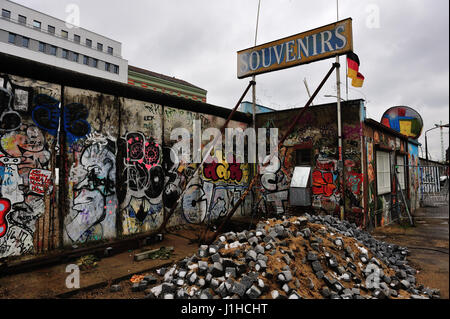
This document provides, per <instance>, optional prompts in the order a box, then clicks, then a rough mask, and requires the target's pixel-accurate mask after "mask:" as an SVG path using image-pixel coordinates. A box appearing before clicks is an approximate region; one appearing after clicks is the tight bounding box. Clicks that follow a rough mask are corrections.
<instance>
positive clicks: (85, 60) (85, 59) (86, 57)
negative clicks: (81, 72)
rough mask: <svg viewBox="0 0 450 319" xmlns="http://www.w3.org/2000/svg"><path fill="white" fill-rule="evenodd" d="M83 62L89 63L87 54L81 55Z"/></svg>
mask: <svg viewBox="0 0 450 319" xmlns="http://www.w3.org/2000/svg"><path fill="white" fill-rule="evenodd" d="M83 64H86V65H89V57H88V56H87V55H83Z"/></svg>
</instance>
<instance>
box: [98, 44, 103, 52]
mask: <svg viewBox="0 0 450 319" xmlns="http://www.w3.org/2000/svg"><path fill="white" fill-rule="evenodd" d="M97 50H99V51H103V44H101V43H97Z"/></svg>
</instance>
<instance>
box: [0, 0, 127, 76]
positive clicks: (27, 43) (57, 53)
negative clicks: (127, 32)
mask: <svg viewBox="0 0 450 319" xmlns="http://www.w3.org/2000/svg"><path fill="white" fill-rule="evenodd" d="M0 9H1V11H2V12H1V17H0V52H4V53H7V54H10V55H15V56H19V57H22V58H25V59H29V60H34V61H37V62H41V63H45V64H49V65H53V66H56V67H61V68H65V69H69V70H73V71H76V72H80V73H84V74H88V75H92V76H96V77H101V78H105V79H109V80H114V81H119V82H123V83H126V82H127V73H128V61H127V60H125V59H123V58H122V56H121V54H122V52H121V51H122V44H121V43H120V42H118V41H115V40H112V39H109V38H107V37H104V36H101V35H99V34H97V33H94V32H91V31H88V30H86V29H83V28H77V27H73V28H68V27H67V26H66V22H65V21H63V20H60V19H57V18H54V17H51V16H49V15H47V14H44V13H41V12H39V11H36V10H33V9H30V8H27V7H25V6H22V5H20V4H17V3H14V2H12V1H9V0H0Z"/></svg>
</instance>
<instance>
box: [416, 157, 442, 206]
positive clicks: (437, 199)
mask: <svg viewBox="0 0 450 319" xmlns="http://www.w3.org/2000/svg"><path fill="white" fill-rule="evenodd" d="M448 174H449V172H448V167H446V166H419V194H420V204H421V206H440V205H444V204H446V203H448V200H449V196H448V184H449V181H448V180H449V176H448Z"/></svg>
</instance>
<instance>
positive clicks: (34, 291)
mask: <svg viewBox="0 0 450 319" xmlns="http://www.w3.org/2000/svg"><path fill="white" fill-rule="evenodd" d="M185 233H186V231H179V232H177V234H166V235H165V238H164V240H163V241H162V242H160V243H155V244H152V245H149V246H145V247H142V248H141V249H138V250H129V251H125V252H122V253H120V254H116V255H113V256H111V257H107V258H102V259H101V260H100V261H98V266H97V267H95V268H92V269H89V270H82V271H81V273H80V289H83V288H86V287H91V286H93V285H98V284H101V283H104V282H112V281H113V280H115V279H117V278H121V277H124V276H126V277H131V276H132V275H133V274H136V273H143V272H144V273H145V272H148V270H149V269H154V268H159V267H161V266H163V265H166V264H172V263H174V262H176V261H178V260H180V259H182V258H184V257H185V256H186V255H192V254H193V253H194V252H196V251H197V249H198V246H197V245H196V244H192V243H191V240H190V239H189V238H187V237H185V236H184V235H185ZM182 236H183V237H182ZM162 246H164V247H170V246H172V247H175V249H174V251H173V254H172V255H171V257H170V258H169V259H167V260H161V259H155V260H151V259H145V260H142V261H134V254H135V253H139V252H142V251H145V250H151V249H157V248H160V247H162ZM71 263H75V261H71ZM66 266H67V264H60V265H55V266H51V267H45V268H41V269H37V270H34V271H31V272H26V273H19V274H16V275H9V276H5V277H0V299H36V298H56V297H57V296H58V295H60V294H64V293H70V292H71V291H72V290H74V289H69V288H67V287H66V278H67V276H68V275H69V273H66ZM124 291H129V289H124ZM78 298H81V296H80V297H78ZM91 298H92V297H91ZM112 298H120V296H119V295H115V296H113V297H112Z"/></svg>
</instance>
